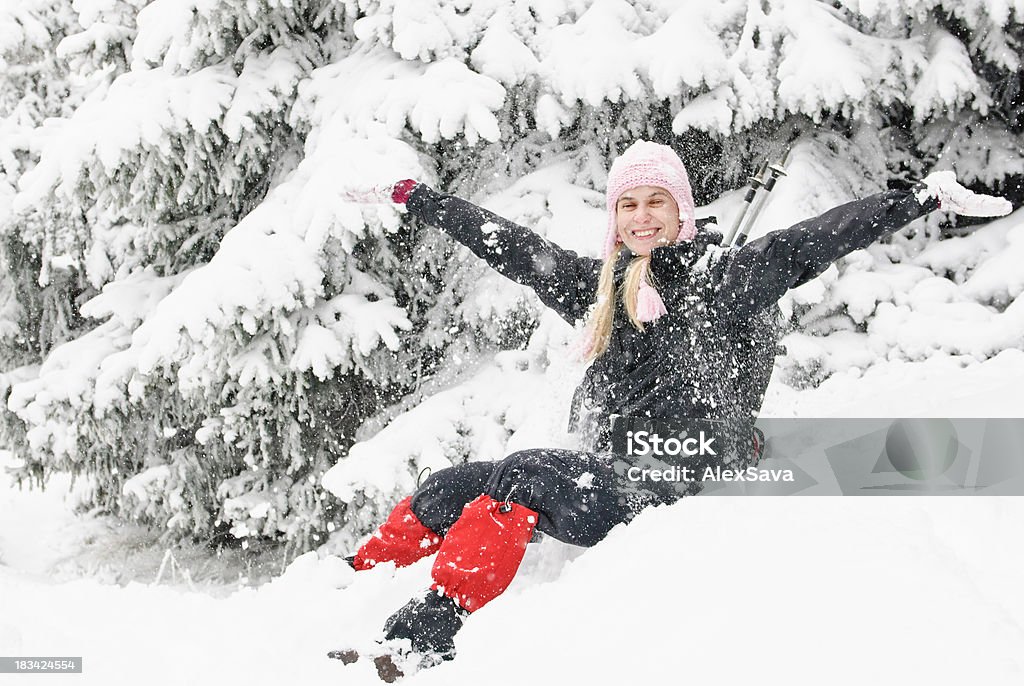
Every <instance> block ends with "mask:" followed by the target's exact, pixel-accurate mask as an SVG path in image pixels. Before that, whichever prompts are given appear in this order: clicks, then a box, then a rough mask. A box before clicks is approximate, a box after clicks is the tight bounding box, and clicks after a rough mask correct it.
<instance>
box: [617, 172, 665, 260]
mask: <svg viewBox="0 0 1024 686" xmlns="http://www.w3.org/2000/svg"><path fill="white" fill-rule="evenodd" d="M615 225H616V228H617V229H618V232H619V241H621V242H622V243H625V244H626V247H627V248H629V249H630V250H632V251H633V252H634V253H636V254H637V255H650V254H651V250H653V249H654V248H657V247H659V246H662V245H671V244H673V243H675V242H676V238H678V237H679V206H678V205H676V201H675V200H674V199H673V198H672V194H671V193H669V192H668V191H667V190H665V189H664V188H659V187H658V186H637V187H636V188H631V189H629V190H628V191H626V192H625V193H623V194H622V195H620V196H619V200H618V202H617V203H615Z"/></svg>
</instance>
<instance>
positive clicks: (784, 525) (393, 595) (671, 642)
mask: <svg viewBox="0 0 1024 686" xmlns="http://www.w3.org/2000/svg"><path fill="white" fill-rule="evenodd" d="M864 385H867V384H866V383H865V384H864ZM4 459H5V460H9V458H4ZM63 485H64V484H54V487H55V488H54V489H52V490H50V491H47V492H46V493H43V494H39V493H36V492H33V493H27V494H26V493H22V492H19V491H17V490H12V489H11V488H9V487H7V486H6V485H5V486H3V487H0V560H2V562H3V564H2V565H0V597H2V598H3V604H4V606H3V613H2V614H0V646H2V648H3V652H4V653H5V654H8V655H33V656H46V655H52V656H68V655H73V656H82V657H83V658H84V671H83V674H82V675H80V676H75V677H61V678H65V679H66V678H73V679H74V680H75V682H76V683H81V684H97V685H98V684H104V685H108V686H117V685H118V684H137V683H138V682H139V681H140V680H145V681H146V682H147V683H152V684H182V683H197V684H216V683H244V684H279V683H302V684H336V683H346V684H375V683H379V681H378V680H377V677H376V674H375V673H374V671H373V668H372V666H371V665H369V664H364V663H358V664H356V665H353V666H350V667H344V666H342V665H341V664H340V663H339V662H335V661H331V660H328V659H326V657H325V653H326V651H328V650H330V649H333V648H337V647H350V646H357V647H359V646H365V645H367V644H368V643H369V642H371V641H372V639H373V638H374V637H376V636H377V635H378V632H379V630H380V627H381V626H382V624H383V622H384V620H385V619H386V618H387V616H388V615H389V614H390V613H391V612H392V611H394V610H395V609H397V608H398V607H399V606H401V605H402V604H403V603H404V602H405V601H406V600H407V599H408V598H409V597H411V596H413V595H416V594H418V593H420V592H421V591H422V590H423V589H424V588H425V587H426V586H427V585H428V584H429V566H430V560H429V559H428V560H425V561H421V562H420V563H417V564H416V565H413V566H412V567H409V568H406V569H401V570H397V571H395V570H394V569H393V568H392V567H391V565H382V566H381V567H379V568H377V569H374V570H372V571H369V572H360V573H358V574H356V573H353V572H351V570H349V569H348V568H347V567H346V566H345V565H344V564H343V563H342V562H341V561H340V560H339V559H337V558H332V557H325V558H324V559H318V557H317V555H316V553H309V554H307V555H305V556H302V557H300V558H299V559H298V560H296V561H295V562H294V563H292V564H291V565H290V566H289V567H288V570H287V571H286V573H285V574H284V575H283V576H282V577H280V578H279V579H277V580H275V581H273V582H272V583H269V584H267V585H264V586H262V587H259V588H255V589H253V588H246V589H243V590H238V591H234V592H232V593H230V594H229V595H227V596H223V595H222V594H221V595H219V596H218V595H208V594H204V593H201V592H198V591H189V590H187V588H186V587H184V586H168V585H167V584H166V583H163V584H156V583H152V581H153V580H149V581H147V582H132V583H129V584H128V585H126V586H123V587H121V586H117V585H108V584H104V583H102V582H100V581H98V580H95V579H89V578H83V579H78V580H72V581H67V582H63V583H61V582H57V581H54V580H53V579H50V578H47V577H46V576H45V575H44V574H43V572H45V571H46V568H47V565H49V564H51V563H52V562H53V560H55V559H57V558H59V557H60V556H61V555H67V554H68V548H71V547H73V537H69V536H68V531H69V529H68V528H67V527H71V529H70V530H72V531H74V530H76V528H75V522H73V521H72V519H71V517H70V515H69V514H68V513H67V511H66V509H64V507H63V506H62V504H61V502H60V498H59V496H58V494H59V492H60V487H61V486H63ZM1022 516H1024V502H1022V501H1021V499H1019V498H995V497H990V498H981V497H978V498H911V497H892V498H800V497H792V498H713V497H698V498H691V499H687V500H684V501H682V502H680V503H678V504H676V505H674V506H671V507H661V508H656V509H653V510H648V511H647V512H645V513H643V514H642V515H641V516H640V517H638V518H637V519H636V520H635V521H634V522H633V523H631V524H630V525H629V526H628V527H618V528H617V529H615V530H614V531H613V532H612V533H611V534H610V535H609V537H608V538H607V539H606V540H605V541H604V542H603V543H601V544H600V545H598V546H596V547H595V548H592V549H589V550H581V549H575V548H571V547H569V546H564V545H562V544H559V543H557V542H555V541H552V540H550V539H546V540H544V541H543V542H541V543H540V544H537V545H534V546H531V547H530V549H529V550H528V552H527V557H526V559H525V560H524V563H523V567H522V568H521V570H520V573H519V575H518V576H517V577H516V579H515V581H514V582H513V584H512V586H511V587H510V588H509V590H508V591H507V592H506V593H505V594H504V595H503V596H501V597H499V598H498V599H497V600H495V601H494V602H492V603H491V604H490V605H488V606H487V607H485V608H483V609H482V610H480V611H478V612H477V613H475V614H474V615H472V616H470V618H469V620H468V621H467V622H466V625H465V627H464V628H463V630H462V632H461V633H460V634H459V636H458V637H457V642H456V645H457V649H458V651H459V655H458V659H457V660H456V661H454V662H452V663H447V664H444V665H441V666H439V667H437V668H435V669H433V670H429V671H424V672H420V673H419V674H417V675H415V676H413V677H411V678H409V679H407V680H405V682H404V683H409V684H420V683H422V684H469V683H479V682H481V681H482V680H486V679H488V678H490V677H493V675H494V669H495V665H496V664H500V665H501V674H502V678H503V679H508V680H510V681H523V682H529V683H547V684H569V683H592V684H608V685H609V686H610V685H612V684H621V683H677V682H678V681H679V679H680V678H682V676H683V675H685V679H686V680H688V681H693V682H695V683H701V684H718V683H721V684H734V683H742V682H757V683H764V682H766V681H769V682H771V683H774V682H785V683H792V684H820V683H822V681H823V680H824V681H827V682H828V683H850V684H853V683H864V682H865V681H869V680H871V681H877V680H878V675H884V678H883V679H882V681H883V683H908V682H909V683H935V684H954V683H964V682H970V683H985V684H1007V685H1009V684H1015V683H1019V680H1020V678H1021V674H1022V669H1024V655H1022V653H1021V651H1020V650H1019V647H1020V645H1021V642H1022V640H1024V590H1022V587H1021V586H1020V584H1019V579H1020V575H1021V573H1022V572H1024V551H1022V549H1021V546H1020V545H1019V544H1016V543H1015V541H1016V540H1017V538H1019V536H1018V531H1017V529H1018V528H1019V522H1020V519H1021V517H1022ZM82 526H83V524H82V522H80V521H79V522H78V523H77V527H78V529H81V527H82ZM61 546H63V547H64V550H61ZM165 581H166V579H165ZM34 678H35V679H40V680H46V679H47V677H34ZM56 678H57V677H49V679H51V680H53V679H56Z"/></svg>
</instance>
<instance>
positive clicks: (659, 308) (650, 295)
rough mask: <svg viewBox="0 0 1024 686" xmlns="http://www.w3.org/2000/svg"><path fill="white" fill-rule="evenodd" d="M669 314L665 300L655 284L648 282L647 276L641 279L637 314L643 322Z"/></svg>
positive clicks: (637, 298) (637, 296)
mask: <svg viewBox="0 0 1024 686" xmlns="http://www.w3.org/2000/svg"><path fill="white" fill-rule="evenodd" d="M664 314H668V309H666V308H665V301H664V300H662V299H661V295H660V294H659V293H658V291H657V290H655V288H654V286H652V285H651V284H649V283H648V282H647V277H646V276H645V277H644V278H643V279H641V281H640V288H639V290H638V291H637V294H636V316H637V319H639V320H640V321H642V322H653V321H654V320H655V319H657V318H658V317H660V316H662V315H664Z"/></svg>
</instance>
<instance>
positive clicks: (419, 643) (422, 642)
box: [384, 591, 469, 663]
mask: <svg viewBox="0 0 1024 686" xmlns="http://www.w3.org/2000/svg"><path fill="white" fill-rule="evenodd" d="M467 614H469V613H468V612H466V611H465V610H463V609H462V608H460V607H459V606H458V605H456V604H455V601H454V600H452V599H451V598H449V597H447V596H445V595H442V594H440V593H438V592H437V591H428V592H427V595H426V596H424V597H423V598H413V599H412V600H410V601H409V602H408V603H406V604H405V606H403V607H402V609H400V610H399V611H398V612H396V613H395V614H393V615H391V617H390V618H389V619H388V621H387V622H386V623H385V624H384V638H385V640H386V641H391V640H401V639H408V640H409V642H410V643H411V644H412V650H413V652H415V653H419V654H421V655H423V656H424V657H425V658H427V659H428V661H432V662H435V663H436V662H441V661H442V660H451V659H452V658H453V657H455V634H456V633H457V632H458V631H459V629H461V628H462V621H463V619H464V618H465V617H466V615H467Z"/></svg>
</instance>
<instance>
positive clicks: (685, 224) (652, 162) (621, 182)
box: [604, 141, 697, 258]
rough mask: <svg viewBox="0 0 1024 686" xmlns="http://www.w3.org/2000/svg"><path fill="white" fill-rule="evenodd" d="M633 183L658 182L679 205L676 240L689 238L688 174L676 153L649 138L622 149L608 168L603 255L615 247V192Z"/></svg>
mask: <svg viewBox="0 0 1024 686" xmlns="http://www.w3.org/2000/svg"><path fill="white" fill-rule="evenodd" d="M637 186H658V187H659V188H664V189H665V190H667V191H668V192H669V193H670V194H671V195H672V198H673V199H674V200H675V201H676V205H678V206H679V220H680V222H682V226H681V227H680V229H679V238H677V239H676V240H677V242H678V241H690V240H693V237H694V235H695V234H696V233H697V225H696V224H695V223H694V209H693V193H692V192H691V190H690V177H689V176H688V175H687V173H686V167H684V166H683V161H682V160H680V159H679V155H677V154H676V153H675V151H674V150H672V148H670V147H668V146H667V145H659V144H658V143H651V142H650V141H637V142H636V143H633V145H631V146H629V147H628V148H627V149H626V151H625V152H624V153H622V154H621V155H619V156H618V157H616V158H615V161H614V162H612V168H611V169H610V170H608V190H607V191H606V193H605V198H606V203H607V205H608V234H607V235H606V236H605V241H604V257H605V258H607V257H608V256H609V255H611V254H612V252H614V251H615V243H616V241H617V239H618V231H617V230H616V227H615V205H616V204H617V203H618V202H619V196H620V195H622V194H623V193H625V192H626V191H628V190H630V189H632V188H636V187H637Z"/></svg>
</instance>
